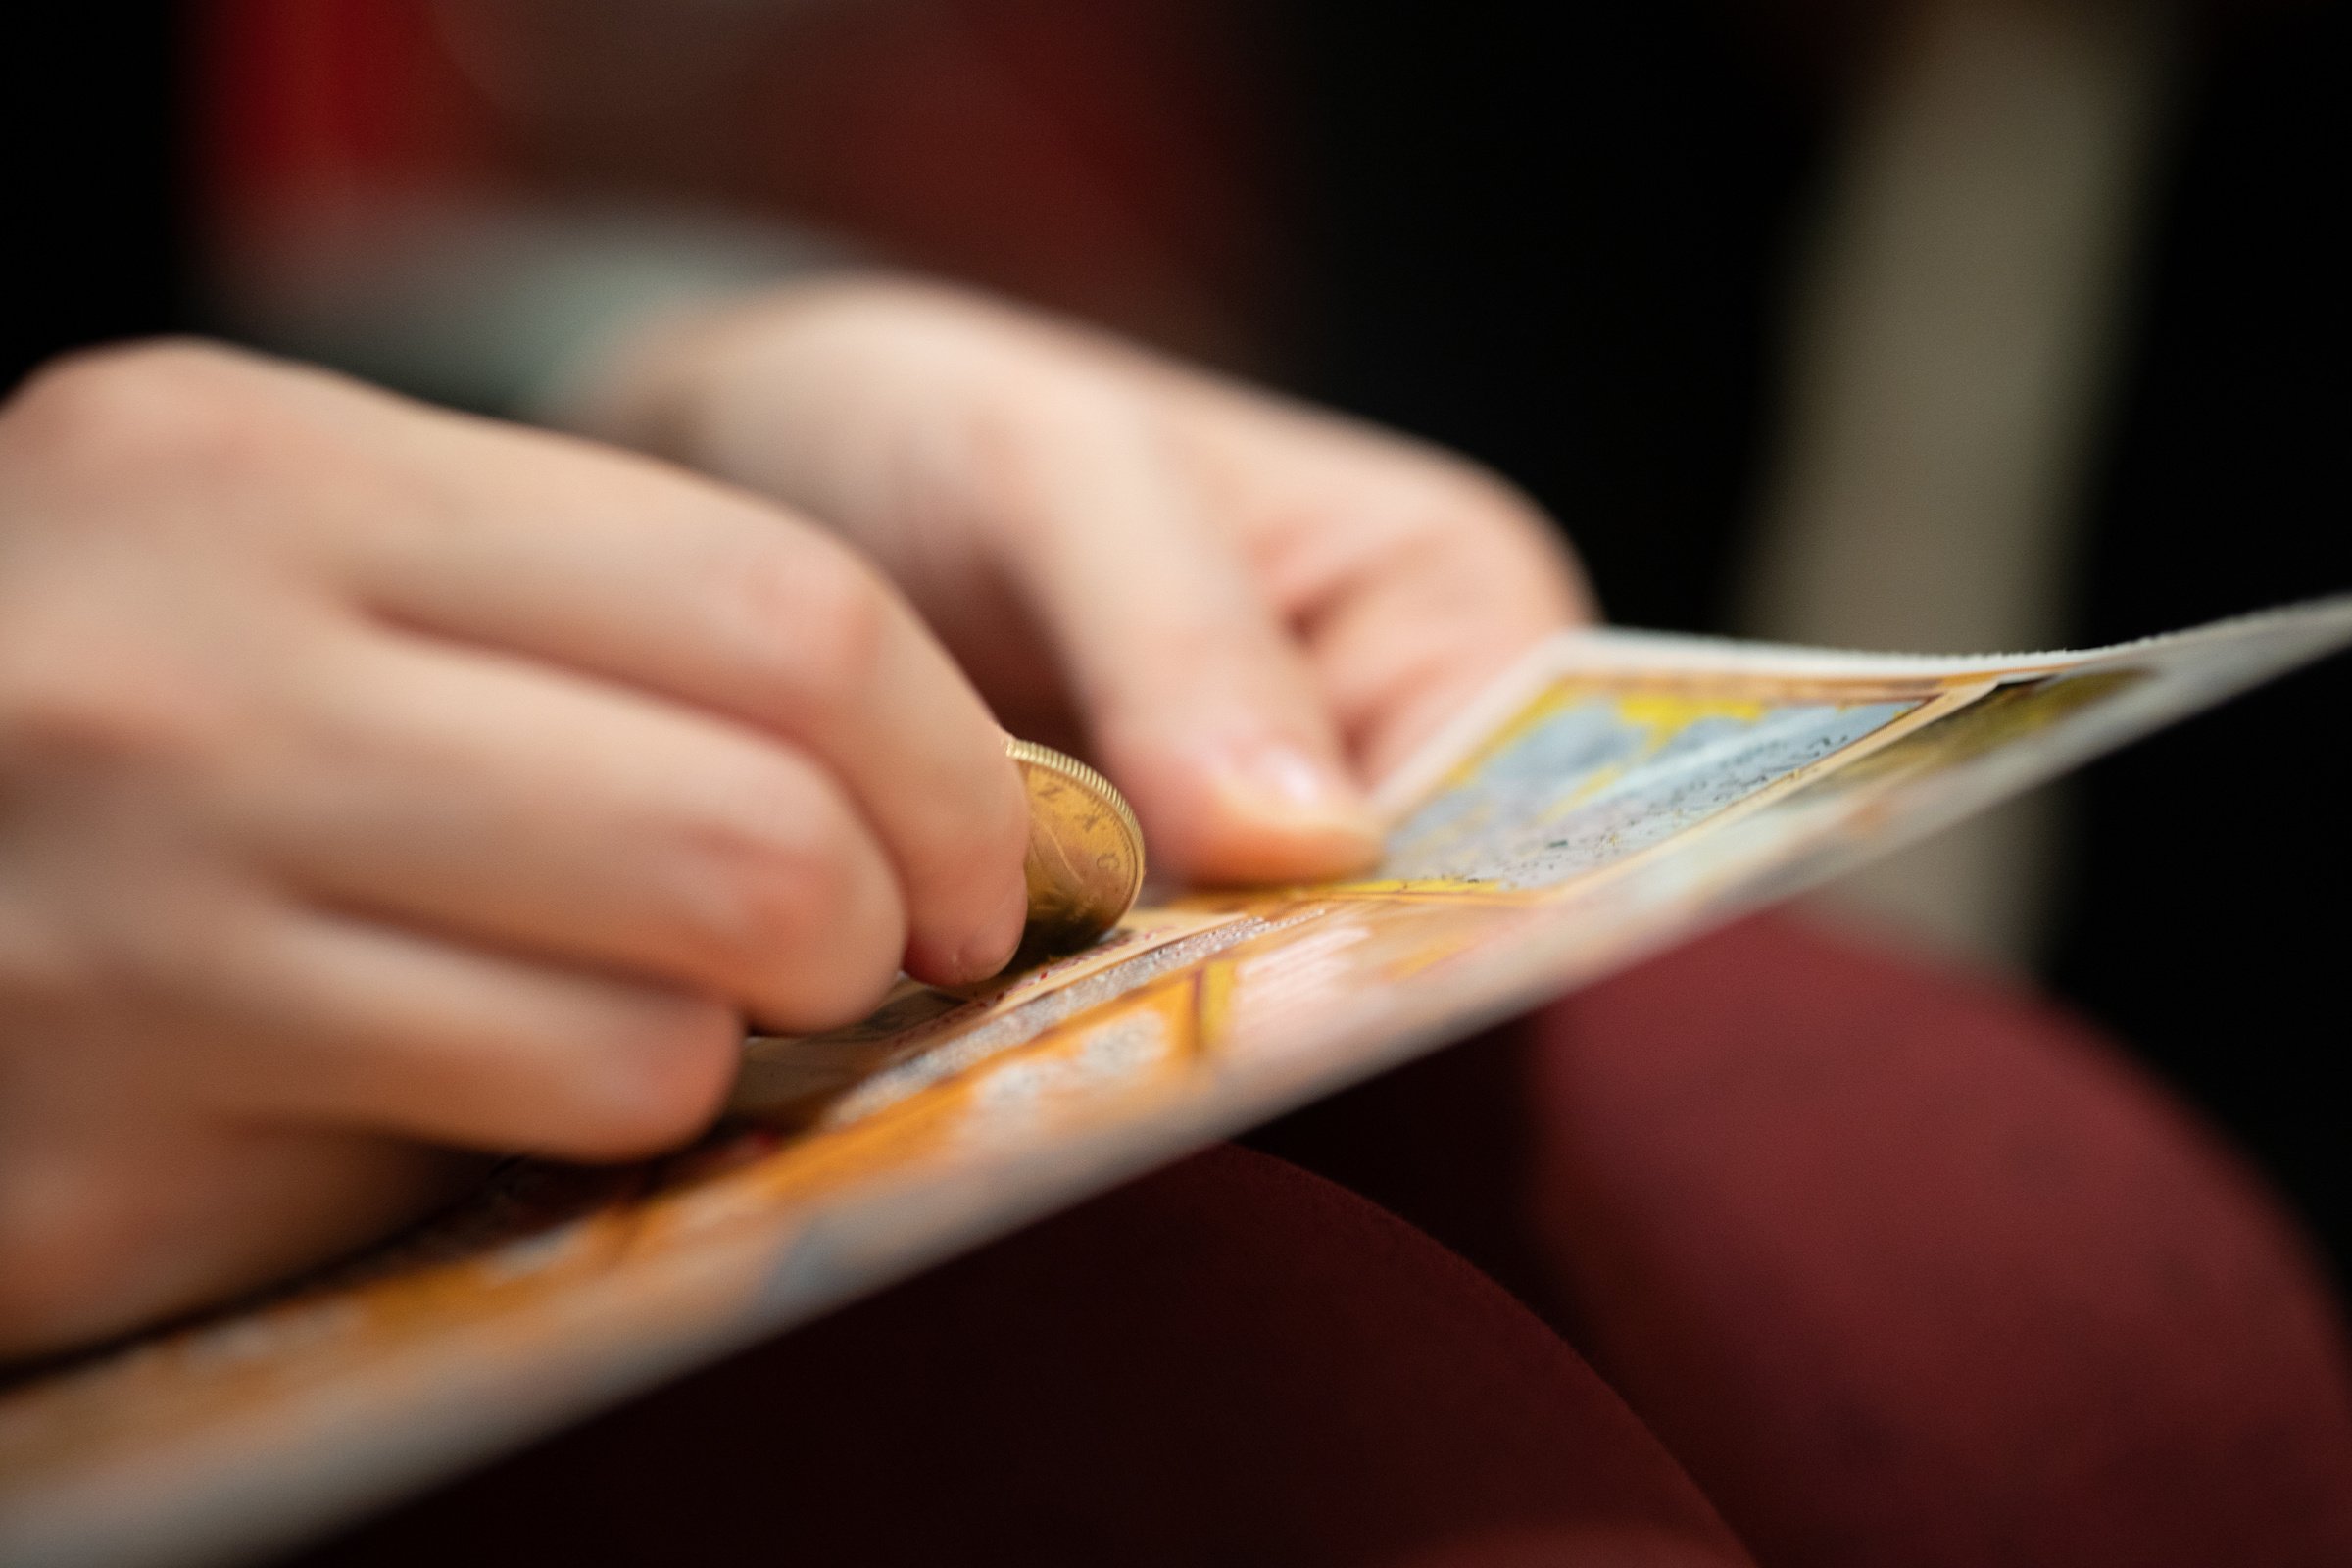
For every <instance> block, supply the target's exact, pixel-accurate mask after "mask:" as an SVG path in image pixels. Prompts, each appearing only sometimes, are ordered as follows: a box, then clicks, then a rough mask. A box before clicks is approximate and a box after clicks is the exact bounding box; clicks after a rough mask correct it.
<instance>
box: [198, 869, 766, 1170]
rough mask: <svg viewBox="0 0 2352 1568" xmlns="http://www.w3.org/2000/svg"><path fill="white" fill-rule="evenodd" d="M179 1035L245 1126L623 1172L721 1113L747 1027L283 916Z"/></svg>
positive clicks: (639, 995) (715, 1007)
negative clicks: (524, 1156)
mask: <svg viewBox="0 0 2352 1568" xmlns="http://www.w3.org/2000/svg"><path fill="white" fill-rule="evenodd" d="M183 1019H184V1021H183V1022H182V1024H181V1026H180V1027H181V1028H182V1029H183V1030H185V1031H188V1032H191V1033H197V1032H203V1033H210V1034H212V1035H213V1036H214V1037H215V1040H214V1042H212V1049H211V1050H210V1051H209V1052H208V1053H207V1054H208V1056H209V1058H210V1060H211V1061H212V1062H213V1063H214V1064H215V1070H213V1071H212V1072H211V1074H210V1075H209V1077H208V1081H207V1088H206V1093H207V1094H208V1095H210V1096H211V1097H213V1098H214V1099H215V1101H216V1103H219V1104H220V1105H221V1107H222V1108H224V1109H227V1110H230V1111H232V1112H233V1113H234V1114H235V1115H237V1116H238V1117H239V1118H241V1119H243V1120H246V1121H248V1122H269V1121H271V1120H280V1121H286V1122H293V1123H305V1124H313V1125H329V1126H343V1127H352V1128H365V1129H368V1130H372V1131H377V1132H387V1133H395V1134H400V1135H404V1136H408V1137H413V1138H421V1139H425V1140H428V1141H430V1142H434V1143H442V1144H453V1145H458V1146H461V1147H465V1148H471V1149H484V1150H497V1151H513V1152H531V1153H539V1154H547V1155H552V1156H556V1157H560V1158H566V1159H586V1160H603V1159H623V1158H632V1157H636V1156H640V1155H644V1154H648V1153H653V1152H659V1151H661V1150H663V1149H667V1148H672V1147H674V1146H676V1145H678V1144H680V1143H683V1142H684V1141H686V1140H687V1139H689V1138H691V1137H693V1136H694V1135H695V1133H697V1132H698V1131H700V1130H701V1129H702V1128H703V1127H704V1126H705V1125H707V1124H708V1123H709V1122H710V1120H711V1117H712V1116H714V1115H715V1114H716V1113H717V1110H718V1106H719V1103H720V1102H721V1101H722V1099H723V1098H724V1096H725V1094H726V1088H727V1085H728V1084H729V1083H730V1082H732V1080H733V1076H734V1072H735V1067H736V1063H737V1060H738V1058H739V1056H740V1054H741V1047H742V1039H743V1029H742V1022H741V1019H740V1017H739V1015H738V1014H737V1013H736V1012H735V1011H734V1010H733V1009H731V1008H729V1007H727V1006H726V1005H723V1004H721V1003H719V1002H717V1001H714V1000H712V999H711V998H710V997H707V996H697V995H694V994H692V993H689V992H684V991H677V990H670V989H666V988H663V987H660V986H654V985H647V984H643V983H639V982H635V981H631V980H627V979H622V978H618V977H615V976H611V975H603V974H596V973H591V972H586V971H579V970H565V969H563V968H560V967H557V966H554V965H547V964H539V963H535V962H532V961H530V960H528V959H523V958H517V957H511V956H502V955H498V954H492V953H485V952H482V951H480V950H477V949H469V948H466V947H462V946H459V945H457V944H454V943H450V942H447V941H443V940H441V939H439V938H437V937H433V936H430V935H427V934H423V933H418V932H412V931H405V930H401V929H399V928H396V927H392V926H388V925H384V924H380V923H377V922H372V921H367V920H358V919H352V918H349V917H347V916H343V915H339V914H336V913H333V912H330V911H320V910H304V909H293V908H289V909H285V910H283V911H282V912H280V913H279V914H278V915H277V916H276V917H274V918H271V919H269V920H266V921H261V922H256V924H255V929H253V930H252V931H251V932H250V933H249V934H248V935H247V936H246V937H245V938H244V939H243V940H240V941H238V942H235V943H230V944H221V945H217V946H216V948H215V950H214V956H213V965H212V971H211V973H210V974H209V976H208V977H207V984H206V986H205V989H204V993H203V998H202V1001H201V1003H200V1004H199V1005H191V1006H190V1007H188V1008H187V1009H186V1010H185V1012H184V1013H183Z"/></svg>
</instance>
